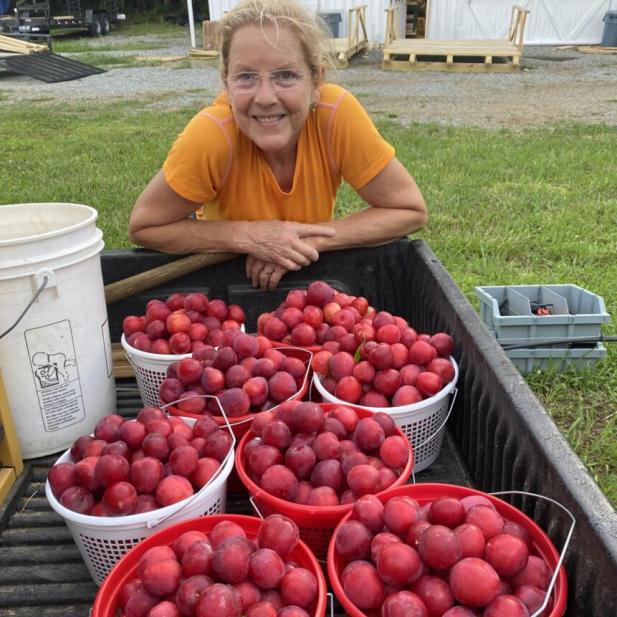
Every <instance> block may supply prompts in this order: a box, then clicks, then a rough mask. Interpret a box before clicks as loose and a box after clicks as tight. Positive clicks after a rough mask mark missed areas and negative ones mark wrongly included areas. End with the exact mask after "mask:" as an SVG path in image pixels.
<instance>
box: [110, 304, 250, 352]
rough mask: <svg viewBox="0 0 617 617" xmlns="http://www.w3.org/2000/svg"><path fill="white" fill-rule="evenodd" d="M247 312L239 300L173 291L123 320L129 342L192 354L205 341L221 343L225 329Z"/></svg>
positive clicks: (142, 347) (154, 349)
mask: <svg viewBox="0 0 617 617" xmlns="http://www.w3.org/2000/svg"><path fill="white" fill-rule="evenodd" d="M244 321H245V313H244V310H243V309H242V307H241V306H239V305H237V304H229V305H227V304H226V303H225V302H224V301H223V300H219V299H215V298H213V299H209V298H208V296H206V295H205V294H203V293H189V294H181V293H174V294H171V296H169V298H167V300H165V301H163V300H158V299H153V300H150V301H149V302H148V304H147V305H146V314H145V315H129V316H128V317H125V318H124V321H123V322H122V330H123V332H124V336H125V337H126V341H127V343H128V344H129V345H130V346H131V347H134V348H135V349H139V350H140V351H146V352H149V353H155V354H189V353H191V352H193V351H196V350H197V349H199V348H200V347H202V346H203V345H206V344H207V345H212V346H214V347H216V346H218V345H220V344H221V341H222V340H223V333H224V332H225V330H228V329H238V328H240V327H241V325H242V324H243V323H244Z"/></svg>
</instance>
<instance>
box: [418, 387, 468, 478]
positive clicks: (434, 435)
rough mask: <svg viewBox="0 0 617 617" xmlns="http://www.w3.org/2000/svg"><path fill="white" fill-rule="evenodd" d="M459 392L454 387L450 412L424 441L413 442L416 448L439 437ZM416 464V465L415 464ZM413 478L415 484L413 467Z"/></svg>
mask: <svg viewBox="0 0 617 617" xmlns="http://www.w3.org/2000/svg"><path fill="white" fill-rule="evenodd" d="M457 394H458V388H453V389H452V396H451V398H450V407H449V408H448V413H447V414H446V417H445V418H444V420H443V422H442V423H441V424H440V425H439V427H438V428H437V429H436V430H435V431H434V432H433V433H432V434H431V435H430V436H429V437H427V438H426V439H425V440H424V441H422V442H420V443H419V444H417V445H416V444H411V445H412V447H413V448H414V450H419V449H420V448H421V447H422V446H425V445H426V444H427V443H430V442H431V441H433V439H435V437H437V436H438V435H439V433H441V431H442V430H443V429H444V427H445V426H446V423H447V422H448V420H449V419H450V415H451V414H452V410H453V409H454V403H455V401H456V396H457ZM414 466H415V465H414ZM411 480H412V483H413V484H415V483H416V475H415V474H414V472H413V469H412V470H411Z"/></svg>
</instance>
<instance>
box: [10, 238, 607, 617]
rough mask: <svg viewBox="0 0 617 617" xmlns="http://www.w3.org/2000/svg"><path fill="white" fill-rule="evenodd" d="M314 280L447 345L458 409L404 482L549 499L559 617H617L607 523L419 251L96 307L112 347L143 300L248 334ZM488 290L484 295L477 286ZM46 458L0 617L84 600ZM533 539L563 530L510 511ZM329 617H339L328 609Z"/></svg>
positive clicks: (512, 378) (209, 278)
mask: <svg viewBox="0 0 617 617" xmlns="http://www.w3.org/2000/svg"><path fill="white" fill-rule="evenodd" d="M172 259H173V257H171V256H168V255H162V254H158V253H152V252H149V251H141V250H136V251H106V252H104V253H103V256H102V264H103V276H104V280H105V282H106V283H110V282H114V281H117V280H120V279H122V278H125V277H127V276H130V275H133V274H136V273H138V272H142V271H144V270H147V269H149V268H153V267H155V266H158V265H162V264H163V263H167V262H168V261H170V260H172ZM316 279H323V280H326V281H328V282H329V283H331V284H332V285H334V286H335V287H337V288H339V289H341V290H343V291H347V292H350V293H354V294H357V295H364V296H366V297H367V298H368V299H369V301H370V302H371V304H372V305H373V306H376V307H378V308H379V309H384V310H388V311H390V312H392V313H395V314H398V315H402V316H404V317H406V318H407V319H408V320H409V321H410V323H411V325H412V326H413V327H414V328H416V329H417V330H418V331H426V332H431V331H432V332H435V331H437V330H445V331H447V332H450V333H451V334H452V335H453V336H454V338H455V340H456V343H457V347H456V351H455V354H454V355H455V357H456V359H457V362H458V364H459V369H460V377H459V381H458V396H457V398H456V403H455V405H454V410H453V413H452V417H451V418H450V420H449V423H448V432H447V434H446V439H445V442H444V447H443V449H442V452H441V454H440V457H439V459H438V460H437V462H436V463H435V464H434V465H433V466H432V467H431V468H430V469H428V470H426V471H424V472H421V473H420V474H417V476H416V481H417V482H427V481H433V482H448V483H454V484H465V485H471V486H475V487H477V488H479V489H481V490H484V491H505V490H522V491H528V492H532V493H539V494H543V495H546V496H548V497H551V498H553V499H556V500H557V501H559V502H560V503H562V504H563V505H564V506H565V507H567V508H568V509H569V510H570V511H571V512H572V513H573V514H574V516H575V517H576V519H577V526H576V530H575V533H574V536H573V539H572V543H571V545H570V549H569V551H568V554H567V556H566V561H565V565H566V569H567V573H568V584H569V595H568V609H567V612H566V615H567V616H568V617H615V615H617V586H615V581H617V516H616V515H615V512H614V510H613V508H612V507H611V506H610V504H609V503H608V502H607V500H606V499H605V498H604V496H603V495H602V493H601V492H600V490H599V489H598V487H597V486H596V484H595V483H594V482H593V480H592V479H591V477H590V476H589V475H588V473H587V472H586V470H585V468H584V466H583V465H582V463H581V461H580V460H579V459H578V457H577V456H576V455H575V454H574V453H573V452H572V450H571V449H570V447H569V446H568V444H567V443H566V441H565V440H564V438H563V437H562V435H561V434H560V432H559V431H558V429H557V427H556V426H555V425H554V423H553V421H552V420H551V418H550V416H549V415H548V414H547V412H546V410H544V408H543V407H542V406H541V405H540V403H539V402H538V400H537V399H536V398H535V396H534V395H533V394H532V392H531V391H530V390H529V388H528V386H527V385H526V383H525V381H524V380H523V378H522V377H521V375H520V374H519V373H518V371H517V370H516V369H515V368H514V366H513V365H512V363H511V362H510V360H508V358H507V357H506V355H505V353H504V352H503V350H502V349H501V347H500V346H499V344H498V343H497V341H496V340H495V338H494V337H493V336H492V334H490V333H489V331H488V330H487V329H486V328H485V326H484V324H483V323H482V322H481V321H480V319H479V317H478V315H477V313H476V312H475V311H474V309H473V308H472V307H471V305H470V304H469V302H468V301H467V299H466V298H465V297H464V296H463V295H462V294H461V292H460V291H459V289H458V288H457V287H456V285H455V284H454V282H453V281H452V279H451V277H450V276H449V275H448V273H447V272H446V271H445V269H444V268H443V267H442V265H441V264H440V263H439V260H438V259H437V258H436V256H435V255H434V254H433V253H432V251H431V250H430V248H429V247H428V246H427V245H426V244H425V243H424V242H422V241H414V242H409V241H406V240H401V241H399V242H395V243H392V244H390V245H387V246H384V247H379V248H373V249H359V250H352V251H342V252H339V253H330V254H327V255H324V256H322V257H321V259H320V260H319V262H317V263H316V264H314V265H312V266H310V267H309V268H306V269H305V270H302V271H301V272H298V273H292V274H289V275H288V276H287V277H286V278H285V279H284V280H283V285H282V286H281V287H280V288H279V289H277V290H275V291H273V292H269V293H264V292H260V291H257V290H254V289H252V288H251V287H250V285H249V284H248V283H247V282H246V279H245V277H244V273H243V260H242V259H235V260H232V261H229V262H226V263H222V264H218V265H216V266H211V267H210V268H207V269H204V270H202V271H199V272H196V273H193V274H191V275H187V276H184V277H183V278H181V279H178V280H176V281H174V282H172V283H169V284H166V285H162V286H160V287H157V288H155V289H153V290H150V291H148V292H144V293H142V294H139V295H136V296H133V297H131V298H129V299H127V300H124V301H120V302H118V303H115V304H113V305H111V306H110V307H109V319H110V328H111V337H112V341H117V340H119V337H120V332H121V322H122V318H123V317H124V316H126V315H129V314H135V313H140V312H143V307H144V306H145V303H146V301H147V300H148V299H150V298H153V297H160V298H165V297H166V296H167V295H169V294H170V293H171V292H173V291H184V292H190V291H195V290H201V291H205V292H206V293H207V294H208V295H209V296H210V297H218V298H223V299H226V300H227V301H229V302H234V303H239V304H241V305H242V306H243V307H244V308H245V310H247V311H248V312H249V314H248V322H247V331H249V332H250V331H254V329H255V320H256V318H257V316H258V315H259V313H261V312H262V311H264V310H271V309H272V308H273V307H274V306H276V305H277V304H278V303H279V302H280V301H281V300H282V299H283V297H284V296H285V295H286V293H287V291H288V290H289V289H292V288H297V287H306V286H307V285H308V283H309V282H310V281H311V280H316ZM488 283H490V281H487V284H488ZM117 391H118V407H119V411H120V413H122V414H124V415H127V416H132V415H135V414H136V413H137V411H138V410H139V408H140V406H141V404H140V399H139V396H138V392H137V389H136V386H135V384H134V383H133V382H132V381H118V382H117ZM56 458H57V455H54V456H50V457H45V458H42V459H36V460H32V461H29V462H27V463H26V465H25V470H24V473H23V474H22V475H21V477H20V478H19V480H18V482H17V483H16V485H15V486H14V487H13V489H12V491H11V494H10V496H9V498H8V499H7V501H6V502H5V503H4V504H2V507H1V508H0V615H7V616H11V617H13V616H15V617H26V616H27V617H30V616H32V617H34V616H41V617H43V616H48V617H55V616H60V615H62V616H63V617H73V616H80V617H81V616H83V617H86V616H87V615H88V611H89V608H90V606H91V604H92V600H93V598H94V595H95V593H96V586H95V585H94V583H93V582H92V581H91V580H90V578H89V575H88V573H87V570H86V568H85V566H84V564H83V563H82V561H81V558H80V556H79V553H78V551H77V548H76V547H75V545H74V543H73V541H72V538H71V535H70V533H69V531H68V529H67V528H66V526H65V525H64V523H63V521H62V519H60V518H59V517H58V516H57V515H56V514H55V513H54V512H53V511H52V510H51V509H50V507H49V506H48V504H47V502H46V499H45V496H44V489H43V487H44V481H45V475H46V471H47V469H48V468H49V466H50V465H51V464H53V462H54V461H55V459H56ZM511 501H512V503H513V504H514V505H516V506H517V507H519V508H521V509H522V510H523V511H525V512H526V513H527V514H528V515H529V516H531V517H532V518H534V519H535V520H536V522H537V523H538V524H539V525H540V526H541V527H542V528H543V529H545V530H546V531H547V532H548V534H549V535H550V537H551V538H552V540H553V542H554V543H555V545H556V546H557V547H560V546H562V544H563V542H564V540H565V537H566V535H567V533H568V530H569V524H568V521H567V517H565V516H564V515H563V514H562V513H561V511H560V510H559V509H558V508H556V507H554V506H551V505H547V504H546V503H545V502H540V501H537V500H535V499H533V498H529V497H525V498H513V499H512V500H511ZM227 511H228V512H235V513H246V514H249V513H251V506H250V503H249V502H248V499H247V495H246V493H231V494H229V496H228V504H227ZM335 610H336V614H341V612H340V607H339V606H338V605H337V606H335Z"/></svg>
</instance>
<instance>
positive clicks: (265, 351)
mask: <svg viewBox="0 0 617 617" xmlns="http://www.w3.org/2000/svg"><path fill="white" fill-rule="evenodd" d="M223 342H224V343H226V344H225V346H221V347H219V348H218V349H216V348H214V347H212V346H210V345H204V346H203V347H201V348H200V349H198V350H196V351H195V352H193V355H192V357H191V358H183V359H182V360H179V361H177V362H173V363H172V364H171V365H170V366H169V367H168V369H167V377H165V379H164V380H163V381H162V383H161V385H160V387H159V397H160V399H161V400H162V401H163V402H164V403H172V402H174V401H178V402H177V404H176V406H177V407H178V408H179V409H180V410H181V411H182V412H185V413H186V412H188V413H191V414H203V413H208V414H213V415H219V416H220V415H221V411H220V410H221V407H222V409H223V411H224V412H225V414H226V415H227V416H228V417H231V418H234V417H238V416H243V415H246V414H249V413H255V412H258V411H263V410H266V409H270V408H272V407H274V406H276V405H278V404H279V403H280V402H282V401H285V400H287V399H289V398H290V397H293V396H294V395H296V394H297V392H298V391H299V390H300V389H301V388H302V385H303V383H304V382H305V380H306V377H307V372H308V370H309V367H308V366H307V364H305V362H304V361H303V360H301V359H300V358H299V357H296V356H294V355H293V354H292V352H290V351H285V350H280V351H279V350H277V349H274V348H273V347H272V343H270V341H268V340H267V339H266V338H265V337H263V336H253V335H251V334H245V333H244V332H241V331H240V330H227V331H226V332H225V337H224V341H223ZM302 353H304V354H306V355H307V362H308V358H310V354H308V352H306V351H300V354H302ZM206 394H207V395H213V396H216V397H217V399H218V402H217V400H216V399H214V398H212V397H210V398H204V397H199V396H196V395H206ZM219 405H220V406H219Z"/></svg>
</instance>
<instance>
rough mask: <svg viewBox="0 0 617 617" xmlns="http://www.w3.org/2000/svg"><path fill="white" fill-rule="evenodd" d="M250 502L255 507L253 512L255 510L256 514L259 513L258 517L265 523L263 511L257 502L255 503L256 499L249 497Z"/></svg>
mask: <svg viewBox="0 0 617 617" xmlns="http://www.w3.org/2000/svg"><path fill="white" fill-rule="evenodd" d="M249 501H250V502H251V505H252V506H253V510H255V512H256V513H257V516H258V517H259V518H260V519H261V520H262V521H263V520H264V515H263V514H262V513H261V510H260V509H259V506H258V505H257V502H256V501H255V497H253V495H249Z"/></svg>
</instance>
